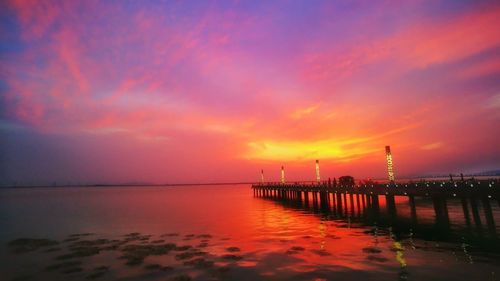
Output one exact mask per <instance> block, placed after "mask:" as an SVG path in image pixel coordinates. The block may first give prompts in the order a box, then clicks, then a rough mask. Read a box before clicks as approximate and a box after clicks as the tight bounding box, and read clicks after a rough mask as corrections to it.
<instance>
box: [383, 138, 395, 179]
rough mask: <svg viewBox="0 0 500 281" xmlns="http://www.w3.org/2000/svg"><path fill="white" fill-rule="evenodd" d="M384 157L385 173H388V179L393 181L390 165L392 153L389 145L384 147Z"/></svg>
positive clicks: (392, 171)
mask: <svg viewBox="0 0 500 281" xmlns="http://www.w3.org/2000/svg"><path fill="white" fill-rule="evenodd" d="M385 157H386V159H387V174H388V175H389V180H390V181H394V170H393V167H392V154H391V147H390V146H386V147H385Z"/></svg>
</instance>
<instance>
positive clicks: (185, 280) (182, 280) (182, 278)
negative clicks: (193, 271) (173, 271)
mask: <svg viewBox="0 0 500 281" xmlns="http://www.w3.org/2000/svg"><path fill="white" fill-rule="evenodd" d="M169 280H170V281H191V276H189V275H187V274H182V275H177V276H174V277H172V278H170V279H169Z"/></svg>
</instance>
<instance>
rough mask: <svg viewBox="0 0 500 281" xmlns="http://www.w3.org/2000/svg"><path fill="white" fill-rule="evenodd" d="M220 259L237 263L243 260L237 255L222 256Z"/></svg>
mask: <svg viewBox="0 0 500 281" xmlns="http://www.w3.org/2000/svg"><path fill="white" fill-rule="evenodd" d="M221 258H223V259H225V260H233V261H239V260H241V259H243V257H242V256H237V255H223V256H222V257H221Z"/></svg>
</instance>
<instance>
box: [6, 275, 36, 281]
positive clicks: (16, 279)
mask: <svg viewBox="0 0 500 281" xmlns="http://www.w3.org/2000/svg"><path fill="white" fill-rule="evenodd" d="M33 277H34V276H33V275H21V276H17V277H14V278H12V279H11V281H26V280H32V279H33Z"/></svg>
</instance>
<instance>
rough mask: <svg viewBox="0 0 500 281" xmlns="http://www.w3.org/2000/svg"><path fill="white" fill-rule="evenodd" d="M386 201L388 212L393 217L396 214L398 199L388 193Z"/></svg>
mask: <svg viewBox="0 0 500 281" xmlns="http://www.w3.org/2000/svg"><path fill="white" fill-rule="evenodd" d="M385 203H386V208H387V213H388V214H389V215H390V216H392V217H394V216H396V201H395V200H394V195H386V196H385Z"/></svg>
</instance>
